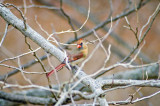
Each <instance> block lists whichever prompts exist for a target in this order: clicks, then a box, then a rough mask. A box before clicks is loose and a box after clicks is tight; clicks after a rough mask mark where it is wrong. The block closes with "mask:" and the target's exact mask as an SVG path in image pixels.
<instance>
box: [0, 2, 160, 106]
mask: <svg viewBox="0 0 160 106" xmlns="http://www.w3.org/2000/svg"><path fill="white" fill-rule="evenodd" d="M3 3H10V4H14V5H15V6H17V7H19V8H20V9H21V11H22V12H23V13H24V16H25V17H26V20H27V24H28V25H29V26H31V27H32V28H33V29H34V30H35V31H37V32H38V33H39V34H41V35H42V36H43V37H44V38H46V39H47V37H48V35H47V34H46V33H45V32H44V31H43V30H42V28H43V29H44V30H45V31H46V32H47V33H48V34H51V33H53V32H61V31H66V30H69V29H72V28H71V26H70V24H69V23H68V18H67V17H66V16H65V15H64V14H63V12H62V11H61V9H60V1H59V0H3ZM138 3H139V0H134V1H132V0H91V1H90V14H89V19H88V20H87V23H86V24H85V25H84V27H83V28H82V29H81V30H80V31H78V32H76V35H77V36H81V35H83V34H84V33H85V32H87V31H89V30H91V29H93V28H94V27H95V26H97V25H98V24H100V23H101V22H103V21H105V20H106V19H110V17H111V16H112V18H115V17H117V16H119V15H120V14H123V13H124V12H126V11H129V10H130V9H132V8H134V7H135V5H137V4H138ZM158 3H159V0H150V1H149V2H147V3H146V5H144V6H143V7H142V8H141V9H140V10H138V11H137V12H133V13H131V14H129V15H127V18H128V21H129V22H130V25H131V26H132V28H133V29H134V30H135V29H136V28H137V29H138V33H139V31H140V29H141V28H142V27H143V25H144V24H145V23H146V22H147V21H148V18H149V16H150V15H151V14H153V12H154V11H155V9H156V7H157V5H158ZM41 6H43V7H41ZM24 7H25V8H24ZM49 7H50V8H49ZM9 8H10V9H11V11H12V12H13V13H14V14H15V15H16V16H17V17H19V18H20V19H22V17H21V16H20V13H19V12H18V11H17V10H16V9H14V8H13V7H9ZM88 8H89V2H88V0H63V3H62V9H63V11H64V12H65V13H66V14H67V15H68V16H69V17H70V20H71V23H72V25H73V27H74V29H79V28H80V27H81V26H82V24H83V23H84V22H85V20H86V18H87V14H88ZM159 20H160V14H159V15H158V16H157V17H156V19H155V21H154V23H153V25H152V27H151V30H150V31H149V33H148V34H147V36H146V38H145V45H144V47H143V48H142V51H141V53H140V54H139V56H138V57H137V59H136V60H135V61H134V63H133V64H138V65H141V64H145V63H151V62H156V61H158V59H159V53H160V45H159V41H160V35H159V34H160V21H159ZM5 24H6V22H5V21H4V20H3V19H2V18H1V17H0V39H2V37H3V34H4V30H5ZM39 25H41V27H42V28H41V27H40V26H39ZM110 26H111V24H110V23H108V24H106V25H105V26H104V27H103V28H102V27H101V28H99V29H98V30H97V31H96V32H97V34H98V36H99V37H103V36H104V35H105V34H106V33H107V32H108V29H109V28H110ZM124 26H127V23H126V20H125V18H120V19H118V20H117V21H114V22H113V27H114V29H113V32H112V33H111V34H110V35H109V37H108V38H107V39H106V40H105V41H104V42H103V45H104V47H105V48H106V49H108V45H109V44H111V58H110V60H109V62H108V63H107V65H106V67H107V66H110V65H113V64H114V63H117V62H119V61H120V60H122V59H123V58H124V57H125V56H127V55H128V54H129V53H130V51H131V50H132V49H133V47H135V46H136V44H137V40H136V38H135V35H134V34H133V32H132V31H131V30H129V29H127V28H125V27H124ZM54 37H55V38H56V39H57V40H58V41H59V42H61V43H66V42H67V41H69V40H70V39H71V38H75V33H71V32H69V33H63V34H55V35H54ZM84 39H85V40H86V41H87V42H90V41H93V40H96V39H97V38H96V37H95V35H94V34H93V33H92V34H90V35H88V36H86V37H85V38H84ZM27 40H28V42H29V44H30V45H31V47H32V48H33V49H36V48H38V47H39V46H38V45H37V44H35V43H34V42H33V41H31V40H29V39H27ZM52 43H53V42H52ZM97 43H98V42H93V43H90V44H88V46H89V53H91V52H92V51H93V49H94V48H95V46H96V44H97ZM53 44H54V45H56V44H55V43H53ZM56 46H57V45H56ZM71 48H72V46H71ZM29 51H30V50H29V48H28V46H27V44H26V43H25V37H24V36H23V35H22V33H21V32H19V31H18V30H17V29H15V28H13V27H12V26H9V30H8V33H7V36H6V38H5V40H4V42H3V44H2V46H1V48H0V61H1V60H3V59H6V58H11V57H15V56H18V55H20V54H23V53H25V52H29ZM36 53H37V55H38V56H39V57H41V56H43V55H45V54H46V53H45V51H44V50H42V49H41V50H39V51H37V52H36ZM19 59H20V64H21V65H23V64H26V63H27V62H29V61H31V60H33V59H35V57H34V56H33V55H32V54H28V55H25V56H23V57H20V58H19ZM105 59H106V54H105V53H104V51H103V49H102V48H99V49H98V50H97V51H96V53H95V54H94V55H93V57H92V58H91V60H90V61H88V62H87V63H86V64H85V66H84V68H83V69H84V71H85V72H86V73H87V74H93V73H94V72H96V71H97V70H98V69H100V68H101V67H102V66H103V64H104V60H105ZM50 61H51V64H52V65H53V66H54V67H55V66H57V65H58V64H60V62H59V61H58V60H57V59H56V58H55V57H53V56H52V57H51V58H50ZM4 64H7V65H11V66H15V67H18V59H13V60H8V61H5V62H4ZM43 64H44V66H45V68H46V69H47V71H50V70H51V69H52V68H51V66H50V65H49V63H48V60H47V59H45V60H44V61H43ZM12 70H13V69H11V68H7V67H4V66H0V76H3V75H5V74H6V73H9V72H11V71H12ZM126 70H128V69H125V68H123V67H118V68H115V69H114V70H112V71H110V72H108V73H106V74H104V75H103V76H106V75H112V74H115V73H117V72H122V71H126ZM25 71H28V72H32V71H34V72H43V69H42V67H41V66H40V64H39V63H37V64H34V65H32V66H31V67H29V68H26V69H25ZM57 74H58V79H59V82H60V83H63V82H64V81H67V80H68V79H69V78H70V77H71V76H72V73H71V72H69V71H68V70H67V69H66V68H63V69H62V70H61V71H59V72H58V73H57ZM25 76H26V77H27V78H28V79H30V80H31V81H32V83H33V84H37V85H44V86H47V85H48V82H47V79H46V76H45V74H42V75H38V74H25ZM6 81H7V82H8V83H13V84H16V83H17V84H20V85H26V84H29V83H28V82H27V81H25V80H24V78H23V76H22V74H21V73H16V74H14V75H12V76H10V77H8V78H7V80H6ZM51 83H52V84H57V80H56V78H55V76H54V75H53V76H52V77H51ZM137 89H138V87H131V88H127V89H120V90H116V91H112V92H109V93H108V94H107V100H108V101H116V100H126V99H127V98H128V97H129V94H133V93H135V92H136V90H137ZM14 90H17V89H7V90H4V91H8V92H12V91H14ZM158 90H159V89H157V88H148V87H145V88H142V89H141V90H140V92H137V94H136V95H135V96H134V99H135V98H140V97H142V96H147V95H150V94H152V93H154V92H156V91H158ZM159 97H160V96H159V95H157V96H154V97H153V98H150V99H148V100H144V101H141V102H137V103H135V104H131V105H129V106H142V105H144V106H158V105H159V101H158V100H159V99H158V98H159Z"/></svg>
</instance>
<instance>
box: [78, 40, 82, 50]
mask: <svg viewBox="0 0 160 106" xmlns="http://www.w3.org/2000/svg"><path fill="white" fill-rule="evenodd" d="M77 48H78V49H83V39H79V40H78V41H77Z"/></svg>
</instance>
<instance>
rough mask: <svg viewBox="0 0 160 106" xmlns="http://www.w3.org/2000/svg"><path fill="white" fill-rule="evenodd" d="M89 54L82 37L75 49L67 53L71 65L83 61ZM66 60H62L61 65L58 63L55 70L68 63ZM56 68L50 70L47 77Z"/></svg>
mask: <svg viewBox="0 0 160 106" xmlns="http://www.w3.org/2000/svg"><path fill="white" fill-rule="evenodd" d="M87 54H88V46H87V45H86V44H85V42H83V40H82V39H80V40H78V42H77V48H76V49H74V50H73V52H71V53H67V55H68V56H67V57H68V61H69V63H70V64H71V65H73V66H74V65H76V64H78V63H80V62H81V61H83V60H84V59H85V57H87ZM65 62H66V61H64V62H62V63H61V64H60V65H58V66H57V67H56V68H55V70H56V71H58V70H60V69H61V68H62V67H63V66H65V65H66V63H65ZM55 70H52V71H50V72H49V73H48V74H47V77H49V76H50V75H51V74H52V73H54V71H55Z"/></svg>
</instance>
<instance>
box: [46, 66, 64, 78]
mask: <svg viewBox="0 0 160 106" xmlns="http://www.w3.org/2000/svg"><path fill="white" fill-rule="evenodd" d="M65 65H66V64H65V63H61V64H60V65H58V66H57V67H56V68H55V69H53V70H52V71H50V72H49V73H47V77H49V76H50V75H51V74H53V73H54V71H55V70H56V71H59V70H60V69H62V68H63V67H64V66H65Z"/></svg>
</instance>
